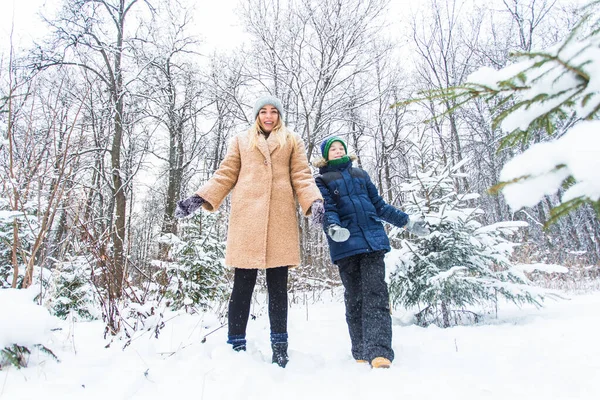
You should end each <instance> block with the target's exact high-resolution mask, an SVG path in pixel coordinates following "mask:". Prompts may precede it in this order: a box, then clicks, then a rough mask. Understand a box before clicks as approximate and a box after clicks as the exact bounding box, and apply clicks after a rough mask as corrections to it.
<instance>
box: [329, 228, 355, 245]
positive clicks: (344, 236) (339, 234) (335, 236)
mask: <svg viewBox="0 0 600 400" xmlns="http://www.w3.org/2000/svg"><path fill="white" fill-rule="evenodd" d="M327 234H328V235H329V237H330V238H331V240H333V241H334V242H345V241H346V240H348V238H349V237H350V231H349V230H348V229H346V228H342V227H341V226H339V225H329V228H327Z"/></svg>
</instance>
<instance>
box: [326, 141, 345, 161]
mask: <svg viewBox="0 0 600 400" xmlns="http://www.w3.org/2000/svg"><path fill="white" fill-rule="evenodd" d="M345 155H346V150H345V149H344V145H343V144H341V143H340V142H333V143H331V146H330V147H329V154H327V159H328V160H337V159H338V158H342V157H344V156H345Z"/></svg>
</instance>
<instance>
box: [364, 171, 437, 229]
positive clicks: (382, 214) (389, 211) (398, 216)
mask: <svg viewBox="0 0 600 400" xmlns="http://www.w3.org/2000/svg"><path fill="white" fill-rule="evenodd" d="M367 190H368V192H369V197H370V198H371V201H372V202H373V205H374V206H375V209H376V210H377V215H379V218H381V219H383V220H384V221H386V222H389V223H390V224H393V225H396V226H397V227H400V228H402V227H405V228H406V229H407V230H408V231H409V232H410V233H412V234H414V235H417V236H425V235H429V228H427V225H426V223H425V220H423V219H417V218H416V217H410V216H409V215H408V214H406V213H404V212H402V211H400V210H399V209H397V208H396V207H393V206H390V205H389V204H387V203H386V202H385V200H383V198H382V197H381V196H380V195H379V192H378V191H377V188H376V187H375V185H373V182H371V178H367Z"/></svg>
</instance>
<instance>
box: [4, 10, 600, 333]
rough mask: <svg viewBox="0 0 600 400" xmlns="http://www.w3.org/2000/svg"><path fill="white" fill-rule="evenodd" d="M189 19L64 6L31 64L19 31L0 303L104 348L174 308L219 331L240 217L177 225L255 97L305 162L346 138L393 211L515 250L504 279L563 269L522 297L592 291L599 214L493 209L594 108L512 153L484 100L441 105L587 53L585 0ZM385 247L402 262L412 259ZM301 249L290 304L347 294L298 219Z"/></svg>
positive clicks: (311, 231) (7, 53)
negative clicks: (463, 218) (504, 241)
mask: <svg viewBox="0 0 600 400" xmlns="http://www.w3.org/2000/svg"><path fill="white" fill-rule="evenodd" d="M195 3H196V2H193V1H184V0H181V1H174V0H171V1H169V0H128V1H125V0H96V1H91V0H62V1H57V2H56V3H53V4H54V5H55V6H56V7H54V6H53V7H51V8H48V9H46V10H45V9H41V11H42V15H43V22H41V24H44V34H43V35H42V36H41V37H38V38H35V40H34V41H33V42H32V43H31V44H29V43H28V44H26V45H24V46H23V45H21V43H22V42H19V43H18V44H16V43H15V41H14V40H13V39H14V35H13V34H12V33H13V32H14V29H11V30H8V33H9V36H8V41H7V40H3V43H2V44H3V46H4V47H3V49H4V50H3V52H2V56H1V60H0V90H1V94H0V97H1V98H0V130H1V131H2V138H1V141H0V150H1V153H0V175H1V177H2V183H1V187H0V238H1V242H0V287H2V288H9V287H12V288H28V287H32V285H33V286H36V285H37V286H39V288H40V289H39V294H40V296H39V297H38V298H37V301H38V302H39V303H40V304H45V305H46V306H47V307H48V308H50V309H51V310H52V311H53V313H55V314H56V315H59V316H66V315H69V314H72V313H76V314H77V315H78V316H79V317H80V318H102V319H104V320H105V321H106V323H107V331H109V332H111V333H113V334H117V333H119V332H121V331H122V329H123V328H124V327H125V326H127V327H131V325H130V324H129V323H126V319H127V317H128V316H129V315H131V314H135V315H137V316H140V315H145V316H146V317H147V316H148V315H151V314H152V313H154V310H153V308H156V307H158V306H159V305H164V304H167V305H168V306H169V307H174V308H177V309H185V310H189V311H191V312H194V310H198V309H200V308H206V307H217V309H219V308H220V310H218V311H220V312H221V315H223V313H224V304H225V303H226V295H227V293H228V289H227V288H228V286H229V280H230V278H231V276H230V273H231V271H229V270H227V269H226V268H225V266H224V265H223V252H224V250H225V249H224V239H225V236H226V230H227V216H228V204H225V205H224V206H223V207H222V209H221V210H220V211H219V212H217V213H215V214H207V213H199V214H197V215H196V216H195V217H194V218H192V219H190V220H184V221H178V220H176V219H174V216H173V214H174V210H175V206H176V202H177V201H178V200H179V199H180V198H182V197H187V196H188V195H189V194H191V193H193V192H194V190H195V189H196V188H198V187H199V186H200V185H202V183H203V182H205V181H206V180H208V179H209V178H210V177H211V176H212V174H213V172H214V171H215V170H216V169H217V168H218V166H219V163H220V161H221V160H222V158H223V156H224V154H225V151H226V147H227V146H226V145H227V141H228V139H229V138H231V137H232V136H233V135H235V134H237V133H239V132H241V131H243V130H244V129H246V128H247V127H248V126H249V124H250V123H251V122H252V121H250V119H249V114H250V110H251V107H252V104H253V102H254V100H255V99H256V98H257V97H259V96H260V95H262V94H265V93H270V94H273V95H275V96H277V97H279V98H280V99H282V101H283V104H284V108H285V110H286V112H285V117H284V118H285V122H286V124H287V125H288V127H290V128H291V129H293V130H294V131H296V132H297V133H299V134H300V135H301V136H302V138H303V140H304V142H305V145H306V149H307V153H308V158H309V160H314V159H315V158H317V157H319V145H320V143H321V141H322V140H323V139H324V138H326V137H328V136H331V135H338V136H341V137H343V138H344V139H345V140H346V141H347V142H348V143H349V145H350V148H351V149H352V151H353V152H354V153H355V154H357V156H358V158H359V161H358V165H359V166H360V167H362V168H364V169H365V170H367V171H368V172H369V174H370V175H371V177H372V179H373V181H374V183H375V184H376V186H377V187H378V189H379V192H380V194H381V195H382V196H383V197H384V199H385V200H386V201H387V202H388V203H390V204H392V205H394V206H396V207H399V208H401V209H408V210H409V211H411V212H413V213H421V214H427V212H426V211H424V208H423V204H425V203H423V201H421V200H422V199H423V196H425V197H426V200H427V201H426V203H427V207H429V208H428V209H429V210H431V206H432V203H431V202H430V201H431V200H432V199H430V198H428V197H427V195H428V194H433V193H437V195H438V197H437V198H436V201H437V203H436V204H437V205H436V209H435V211H436V212H441V211H440V210H443V209H444V208H445V207H447V206H448V204H451V202H452V201H455V200H456V196H457V195H460V196H462V197H460V198H459V202H460V203H461V207H466V208H465V209H466V210H470V214H469V213H467V214H468V215H469V216H468V217H467V219H470V218H471V219H474V218H476V219H477V221H478V223H479V224H480V226H504V227H506V230H508V231H510V232H505V233H508V234H510V238H511V241H512V242H511V243H516V244H518V246H516V247H514V253H513V254H512V260H513V262H515V263H517V264H528V265H536V264H544V265H558V266H561V267H565V269H555V271H562V274H560V276H557V275H544V277H543V278H540V277H538V276H537V275H535V274H534V275H528V276H527V277H528V278H539V279H540V280H541V281H540V282H538V283H541V284H543V285H546V286H560V287H569V286H571V287H575V288H578V287H580V286H582V285H585V284H586V283H585V282H588V281H594V280H595V279H596V278H597V277H598V274H599V258H600V224H599V223H598V214H597V211H595V210H594V207H595V203H594V201H596V202H597V198H596V199H593V198H592V201H591V202H590V201H587V202H583V203H582V204H577V205H578V206H579V207H577V208H574V207H573V208H571V207H569V208H567V209H566V211H567V212H564V213H561V212H560V211H565V209H564V208H561V205H562V204H563V203H562V196H563V194H564V193H565V191H566V190H567V189H568V187H569V184H572V182H567V183H568V184H566V185H563V186H562V187H561V188H559V189H558V190H557V191H546V192H544V193H543V196H542V197H541V201H539V202H535V204H530V205H527V206H519V207H512V208H511V207H509V204H507V201H506V199H505V198H504V197H503V195H502V194H498V193H496V194H492V193H490V191H489V189H490V188H492V187H494V186H496V185H498V184H501V182H502V179H501V173H502V170H503V168H504V167H505V166H506V165H507V163H508V162H509V161H510V160H511V159H513V158H515V157H516V156H518V155H520V154H523V153H524V152H526V151H527V150H528V149H530V148H531V146H533V145H535V144H538V143H542V142H549V141H552V140H556V139H557V138H560V137H561V136H562V135H564V134H565V133H566V132H567V131H568V130H569V129H570V128H572V127H573V126H575V125H576V124H578V123H579V122H581V120H582V119H592V120H595V119H597V109H596V111H595V112H596V114H591V116H586V118H583V117H582V116H581V115H577V114H568V113H566V114H564V115H561V116H560V117H552V118H550V119H549V120H548V121H546V122H547V123H546V124H545V125H542V124H538V125H536V126H533V127H531V129H528V133H529V134H528V135H527V137H526V140H521V139H523V138H522V137H521V138H520V139H519V140H512V139H511V138H512V136H511V135H510V132H509V133H507V132H505V131H504V130H503V129H502V127H501V126H500V125H499V124H498V123H496V122H495V118H496V117H497V115H498V114H502V112H503V111H504V110H506V109H510V104H506V102H501V101H489V100H487V101H486V99H481V98H475V99H474V100H473V101H470V102H469V103H465V104H461V107H457V106H458V105H459V103H460V101H459V100H458V99H457V98H455V97H452V96H446V97H438V96H437V95H436V93H440V92H439V91H442V92H444V91H446V92H445V94H446V95H447V94H448V92H447V90H448V89H449V88H455V87H460V86H461V85H464V84H465V83H467V81H468V78H469V77H470V76H472V75H471V74H473V73H474V72H476V71H481V68H482V67H488V68H490V69H488V70H486V71H498V70H502V69H503V68H504V67H507V66H510V65H511V63H513V62H514V61H515V60H516V59H517V57H516V54H518V53H522V54H534V53H535V52H536V51H539V50H541V49H548V48H552V47H553V46H557V45H560V44H561V43H565V41H568V40H570V38H571V37H572V36H575V37H576V38H582V39H583V38H586V37H589V35H591V34H594V32H596V31H594V29H597V24H596V23H595V21H591V20H585V19H584V16H585V15H587V13H589V9H588V10H585V9H583V8H582V4H580V2H577V1H569V0H562V1H556V0H555V1H551V0H541V1H540V0H498V1H493V2H489V1H486V2H482V1H470V0H465V1H457V0H431V1H426V2H422V3H420V4H419V5H418V6H416V5H415V6H412V7H408V6H406V5H405V4H404V3H403V2H394V1H391V2H388V1H385V0H344V1H342V0H338V1H333V0H331V1H322V2H320V1H319V2H314V1H309V0H294V1H286V2H283V1H276V0H248V1H244V2H240V3H239V4H238V5H236V6H235V10H236V13H235V15H229V14H224V15H220V17H219V18H211V20H212V21H213V22H212V23H211V24H208V23H206V20H204V21H205V23H202V22H197V21H198V16H199V15H204V14H203V13H202V7H203V5H201V4H195ZM202 18H206V16H204V17H200V18H199V19H200V21H202ZM215 20H216V21H217V22H216V23H215ZM582 21H583V22H582ZM232 24H233V26H234V28H230V25H232ZM219 26H223V27H224V28H223V31H222V32H221V31H219ZM13 28H15V26H13ZM203 29H206V31H203ZM3 31H4V32H7V27H6V26H4V27H3ZM231 32H235V33H234V34H233V35H231ZM238 35H239V36H238ZM203 37H205V38H210V40H213V41H214V42H213V43H214V44H213V45H212V46H207V44H206V42H203ZM220 37H222V38H223V42H222V45H219V44H218V43H219V42H218V40H219V39H218V38H220ZM595 37H597V36H595ZM5 39H6V38H5ZM236 39H237V40H236ZM596 65H597V64H596ZM490 74H491V75H493V73H491V72H490ZM410 99H412V101H408V100H410ZM594 101H597V100H594ZM588 117H589V118H588ZM507 138H508V139H511V140H508V141H507ZM424 177H428V178H432V179H433V180H427V179H424ZM432 182H433V184H432ZM436 182H437V183H436ZM407 185H408V186H407ZM415 193H420V194H421V197H419V196H416V195H415ZM434 203H435V202H434ZM452 204H453V205H452V206H453V207H454V206H456V204H457V203H456V202H455V203H452ZM411 207H412V208H411ZM557 209H558V210H559V212H558V214H557V213H556V210H557ZM475 210H476V211H475ZM553 210H554V211H553ZM558 216H559V217H560V218H558ZM555 217H556V218H555ZM507 221H508V222H511V223H512V225H510V224H508V225H507V224H506V223H507ZM518 221H524V222H526V223H527V226H526V227H525V226H524V225H525V224H520V223H518ZM549 221H551V222H552V223H548V222H549ZM430 222H432V221H430ZM432 224H433V222H432ZM495 224H496V225H495ZM497 224H505V225H497ZM434 225H435V224H434ZM515 227H520V228H519V229H513V228H515ZM389 234H390V238H391V241H392V245H393V247H395V248H400V247H402V246H403V243H409V242H410V241H411V240H413V239H414V238H409V237H408V236H407V235H406V233H404V232H401V231H399V230H393V229H392V230H390V231H389ZM407 241H408V242H407ZM301 242H302V245H301V248H302V255H303V266H302V268H299V269H297V270H294V271H293V272H292V275H291V279H290V293H291V301H292V302H294V301H299V299H304V300H305V299H306V296H307V294H308V295H309V296H312V297H313V298H318V297H319V296H320V295H321V294H322V293H324V292H326V291H328V290H330V289H331V288H333V287H337V286H339V279H338V276H337V271H336V269H335V268H332V266H331V262H330V259H329V255H328V249H327V243H326V240H325V237H324V235H323V233H322V231H321V230H320V229H318V228H315V227H312V226H311V225H310V224H309V223H308V221H307V220H303V222H302V224H301ZM413 242H414V240H413ZM470 243H472V241H471V242H470ZM496 244H497V242H496ZM461 249H462V248H461ZM512 249H513V247H511V250H512ZM496 261H497V260H496ZM449 265H451V264H449ZM546 270H548V268H546ZM531 271H532V270H531V269H530V270H528V272H531ZM392 283H393V282H392ZM392 288H393V285H392ZM402 290H404V289H400V290H399V292H397V294H398V296H399V295H400V294H402V293H403V294H404V295H406V292H403V291H402ZM461 290H462V289H461ZM215 305H216V306H215ZM132 310H133V311H132Z"/></svg>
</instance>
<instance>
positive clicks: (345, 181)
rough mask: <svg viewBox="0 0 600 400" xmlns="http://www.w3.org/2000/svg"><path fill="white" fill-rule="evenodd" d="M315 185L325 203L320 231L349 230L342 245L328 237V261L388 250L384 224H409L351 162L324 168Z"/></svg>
mask: <svg viewBox="0 0 600 400" xmlns="http://www.w3.org/2000/svg"><path fill="white" fill-rule="evenodd" d="M319 172H320V173H321V174H320V175H319V176H317V178H316V182H317V186H318V187H319V189H320V190H321V194H322V195H323V199H324V200H325V216H324V221H323V229H324V230H325V232H327V228H328V227H329V226H330V225H333V224H335V225H339V226H341V227H344V228H346V229H348V230H349V231H350V238H349V239H348V240H346V241H345V242H334V241H333V240H331V238H330V237H329V235H327V240H328V242H329V253H330V255H331V260H332V261H333V263H336V262H337V261H338V260H340V259H342V258H345V257H349V256H353V255H356V254H361V253H369V252H373V251H378V250H385V251H386V252H387V251H390V241H389V239H388V236H387V234H386V232H385V230H384V229H383V223H382V220H383V221H386V222H389V223H391V224H393V225H396V226H398V227H403V226H404V225H406V223H407V222H408V215H407V214H405V213H403V212H402V211H400V210H398V209H397V208H395V207H392V206H390V205H389V204H387V203H386V202H385V201H384V200H383V199H382V198H381V196H379V193H378V191H377V188H376V187H375V185H374V184H373V182H371V178H370V177H369V174H367V173H366V172H365V171H364V170H362V169H360V168H354V167H352V161H351V160H350V161H348V162H346V163H343V164H340V165H326V166H321V168H320V169H319Z"/></svg>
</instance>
